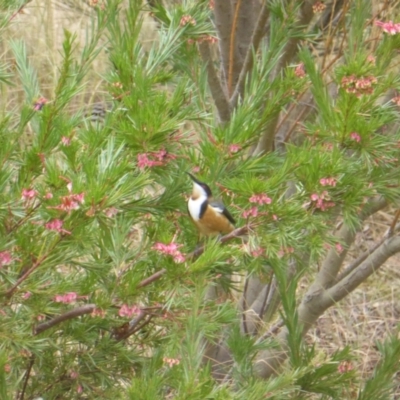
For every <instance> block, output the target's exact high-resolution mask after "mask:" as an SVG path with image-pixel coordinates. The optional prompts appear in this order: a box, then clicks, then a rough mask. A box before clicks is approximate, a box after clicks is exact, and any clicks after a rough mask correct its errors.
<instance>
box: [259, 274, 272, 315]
mask: <svg viewBox="0 0 400 400" xmlns="http://www.w3.org/2000/svg"><path fill="white" fill-rule="evenodd" d="M273 277H274V274H273V273H272V274H271V279H270V280H269V283H268V285H267V290H266V293H265V296H264V301H263V304H262V306H261V310H260V312H259V314H258V317H259V318H260V319H262V318H263V315H264V312H265V306H266V304H267V300H268V297H269V294H270V292H271V287H272V279H273Z"/></svg>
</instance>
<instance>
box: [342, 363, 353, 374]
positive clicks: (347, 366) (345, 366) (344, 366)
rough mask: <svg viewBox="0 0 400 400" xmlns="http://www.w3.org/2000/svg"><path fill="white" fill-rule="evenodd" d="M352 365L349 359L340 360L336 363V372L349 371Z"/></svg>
mask: <svg viewBox="0 0 400 400" xmlns="http://www.w3.org/2000/svg"><path fill="white" fill-rule="evenodd" d="M353 368H354V367H353V365H352V364H351V361H342V362H341V363H340V364H339V365H338V372H339V373H340V374H344V373H345V372H349V371H352V370H353Z"/></svg>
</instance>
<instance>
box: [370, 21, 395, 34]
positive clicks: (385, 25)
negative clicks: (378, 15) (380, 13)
mask: <svg viewBox="0 0 400 400" xmlns="http://www.w3.org/2000/svg"><path fill="white" fill-rule="evenodd" d="M375 25H376V26H379V27H380V28H382V30H383V32H385V33H388V34H389V35H396V33H400V24H395V23H393V22H392V21H389V22H383V21H375Z"/></svg>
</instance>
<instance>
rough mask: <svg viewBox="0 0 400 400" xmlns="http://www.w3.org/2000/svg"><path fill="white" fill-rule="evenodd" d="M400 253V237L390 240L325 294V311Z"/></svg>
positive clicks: (323, 300) (323, 297) (323, 301)
mask: <svg viewBox="0 0 400 400" xmlns="http://www.w3.org/2000/svg"><path fill="white" fill-rule="evenodd" d="M398 252H400V237H399V236H395V237H390V238H388V239H387V240H386V241H385V242H384V243H382V245H381V246H379V247H378V248H377V249H376V250H375V251H374V252H373V253H372V254H370V255H369V256H368V257H367V259H366V260H365V261H364V262H363V263H361V265H360V266H359V267H358V268H356V269H355V270H354V271H352V272H351V273H350V274H349V275H348V276H346V277H345V278H344V279H343V280H342V281H340V282H338V283H337V284H336V285H334V286H332V287H331V288H330V289H328V290H327V291H326V292H325V293H324V294H323V296H322V299H321V302H322V303H323V304H324V306H325V309H326V308H328V307H330V306H331V305H332V304H334V303H336V302H338V301H340V300H341V299H343V298H344V297H346V296H347V295H348V294H349V293H351V292H352V291H353V290H354V289H355V288H356V287H357V286H359V285H360V284H361V283H362V282H364V281H365V280H366V279H367V278H368V277H369V276H370V275H372V274H373V273H374V272H375V271H376V270H378V269H379V268H380V267H381V266H382V265H383V263H384V262H385V261H386V260H387V259H388V258H389V257H391V256H392V255H394V254H396V253H398Z"/></svg>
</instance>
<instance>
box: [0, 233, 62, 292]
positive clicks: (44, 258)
mask: <svg viewBox="0 0 400 400" xmlns="http://www.w3.org/2000/svg"><path fill="white" fill-rule="evenodd" d="M61 240H62V237H61V238H60V239H59V240H58V241H57V242H56V243H55V245H54V246H53V248H52V249H51V250H50V251H49V252H48V253H47V254H45V255H44V256H43V257H41V258H39V260H37V261H36V262H35V263H34V264H33V266H32V267H31V268H29V269H28V270H27V271H26V272H25V273H24V274H23V275H22V276H21V277H20V278H19V279H18V280H17V282H16V283H15V285H14V286H13V287H11V288H10V289H8V290H7V291H6V292H4V293H2V294H1V295H2V296H6V297H8V298H10V297H11V296H12V295H13V293H14V292H15V291H16V290H17V288H18V286H19V285H20V284H21V283H22V282H23V281H24V280H26V279H27V278H28V277H29V276H30V275H31V274H32V273H33V272H34V271H35V270H36V269H37V268H39V267H40V266H41V265H42V263H43V261H45V260H46V259H47V257H49V255H50V254H51V252H52V251H53V250H54V248H55V247H56V246H57V244H58V243H60V241H61Z"/></svg>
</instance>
